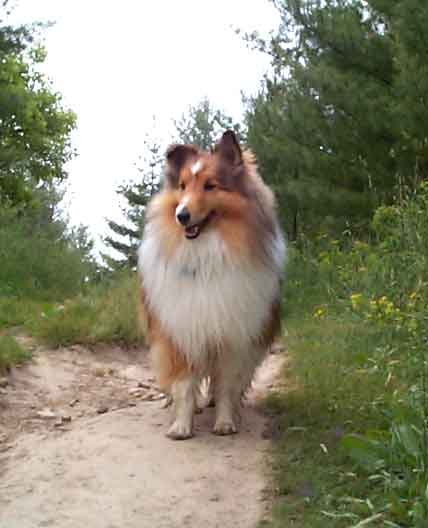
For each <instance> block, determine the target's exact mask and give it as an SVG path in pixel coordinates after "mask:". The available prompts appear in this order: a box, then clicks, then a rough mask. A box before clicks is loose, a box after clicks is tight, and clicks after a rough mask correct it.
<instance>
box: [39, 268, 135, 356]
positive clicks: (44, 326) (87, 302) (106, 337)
mask: <svg viewBox="0 0 428 528" xmlns="http://www.w3.org/2000/svg"><path fill="white" fill-rule="evenodd" d="M138 301H139V287H138V281H137V278H136V276H135V275H134V274H132V275H130V274H123V275H120V276H117V277H116V278H113V279H110V280H109V281H107V280H106V281H105V282H104V283H103V284H100V285H99V286H93V287H91V288H89V289H88V291H87V292H86V294H85V295H79V296H77V297H76V298H74V299H72V300H69V301H66V302H65V303H64V304H62V305H56V306H52V307H50V309H49V310H46V311H45V312H44V313H43V316H42V318H41V319H38V320H35V321H34V320H33V323H32V330H33V335H35V336H36V337H39V338H41V339H42V340H44V341H45V342H46V343H48V344H49V345H50V346H53V347H61V346H68V345H72V344H76V343H80V344H95V343H99V342H102V343H117V344H120V345H127V346H133V345H138V344H141V343H142V342H143V336H142V334H141V330H140V325H139V321H138Z"/></svg>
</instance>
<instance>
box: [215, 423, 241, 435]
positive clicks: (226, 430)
mask: <svg viewBox="0 0 428 528" xmlns="http://www.w3.org/2000/svg"><path fill="white" fill-rule="evenodd" d="M237 432H238V428H237V427H236V425H235V424H234V422H233V421H232V420H227V421H226V420H218V421H217V422H216V423H215V425H214V429H213V433H214V434H216V435H220V436H225V435H231V434H235V433H237Z"/></svg>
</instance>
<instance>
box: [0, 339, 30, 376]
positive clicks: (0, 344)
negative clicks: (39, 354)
mask: <svg viewBox="0 0 428 528" xmlns="http://www.w3.org/2000/svg"><path fill="white" fill-rule="evenodd" d="M30 358H31V354H30V352H29V351H27V350H25V349H24V348H23V347H22V346H21V345H20V344H19V343H18V342H17V341H16V339H14V338H13V337H12V336H9V335H0V373H4V372H5V371H6V370H7V369H8V368H9V367H11V366H13V365H17V364H20V363H23V362H24V361H26V360H28V359H30Z"/></svg>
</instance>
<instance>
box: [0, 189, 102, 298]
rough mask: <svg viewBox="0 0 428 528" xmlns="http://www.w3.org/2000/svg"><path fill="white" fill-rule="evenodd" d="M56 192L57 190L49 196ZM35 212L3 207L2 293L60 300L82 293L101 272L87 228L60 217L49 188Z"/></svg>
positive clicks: (0, 219)
mask: <svg viewBox="0 0 428 528" xmlns="http://www.w3.org/2000/svg"><path fill="white" fill-rule="evenodd" d="M50 193H52V190H51V191H49V193H48V194H50ZM35 197H37V200H38V202H39V204H38V206H35V207H34V208H26V209H24V210H19V209H11V208H3V209H0V261H1V263H2V264H1V266H0V295H1V296H19V297H26V298H33V299H45V300H59V299H64V298H66V297H69V296H73V295H75V294H77V293H78V292H79V291H81V290H82V289H83V287H84V285H85V283H86V282H87V281H88V280H90V279H91V278H93V277H94V276H95V274H96V266H95V263H94V262H93V259H92V257H91V254H90V251H91V249H92V242H91V241H90V240H89V238H88V236H87V233H86V229H85V228H83V227H80V228H77V229H74V230H71V231H68V230H67V226H66V223H65V221H63V220H61V219H59V218H58V219H55V218H54V216H55V213H54V212H53V204H52V197H49V198H48V199H47V201H46V203H44V201H43V200H44V198H46V196H45V195H44V190H43V189H38V190H37V192H36V193H35Z"/></svg>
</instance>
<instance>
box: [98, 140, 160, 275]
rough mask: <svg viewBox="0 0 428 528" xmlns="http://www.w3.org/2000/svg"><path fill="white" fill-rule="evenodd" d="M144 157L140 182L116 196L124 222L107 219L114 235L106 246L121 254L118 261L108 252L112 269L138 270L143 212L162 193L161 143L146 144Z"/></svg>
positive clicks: (119, 191) (123, 189)
mask: <svg viewBox="0 0 428 528" xmlns="http://www.w3.org/2000/svg"><path fill="white" fill-rule="evenodd" d="M144 148H145V151H146V153H145V155H144V156H143V158H142V160H141V161H142V165H140V166H139V167H137V170H138V172H139V173H140V176H139V178H138V180H137V182H132V183H124V184H122V185H121V186H120V187H119V188H118V190H117V194H118V195H119V197H120V198H121V199H122V200H124V201H125V205H124V206H123V207H122V214H123V216H124V218H125V223H118V222H115V221H113V220H107V225H108V227H109V229H110V230H111V231H112V232H113V233H112V235H108V236H106V237H105V238H104V243H105V244H106V245H107V246H108V247H110V248H112V249H114V250H115V251H116V252H117V253H119V254H120V257H119V258H115V257H113V256H111V255H108V254H106V253H103V254H102V257H103V259H104V261H105V263H106V264H107V266H108V267H109V268H110V269H113V270H120V269H125V268H131V269H135V268H136V266H137V251H138V246H139V243H140V240H141V233H142V230H143V224H144V211H145V208H146V206H147V203H148V202H149V200H150V198H151V197H152V196H153V195H154V194H155V193H156V192H157V191H158V190H159V186H160V181H161V177H162V168H163V151H162V149H161V146H160V144H159V143H157V142H156V141H155V142H150V141H149V140H148V139H146V141H145V142H144Z"/></svg>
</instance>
